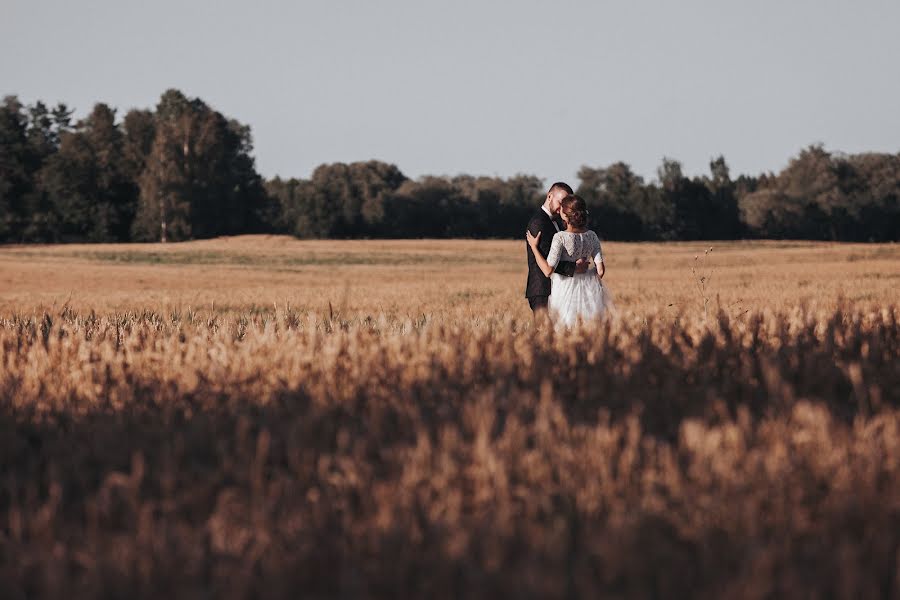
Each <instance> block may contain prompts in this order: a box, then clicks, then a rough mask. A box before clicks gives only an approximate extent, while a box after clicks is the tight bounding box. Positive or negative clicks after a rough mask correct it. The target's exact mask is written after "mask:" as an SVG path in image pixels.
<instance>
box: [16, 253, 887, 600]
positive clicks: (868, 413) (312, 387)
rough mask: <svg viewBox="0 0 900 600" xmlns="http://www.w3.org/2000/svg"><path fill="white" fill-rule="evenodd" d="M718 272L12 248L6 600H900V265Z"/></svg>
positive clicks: (811, 258)
mask: <svg viewBox="0 0 900 600" xmlns="http://www.w3.org/2000/svg"><path fill="white" fill-rule="evenodd" d="M711 245H712V247H713V250H712V252H709V253H705V252H704V250H706V249H707V248H709V246H710V245H709V244H704V243H675V244H616V243H609V244H607V245H605V247H604V254H605V256H606V257H607V261H608V276H607V277H608V278H607V281H608V283H609V285H610V287H611V289H612V290H613V292H614V293H615V297H616V301H617V304H618V307H619V314H618V316H617V318H616V319H614V320H611V321H605V322H601V323H595V324H590V325H589V326H587V327H585V328H582V329H579V330H578V331H576V332H574V333H572V334H570V335H561V334H558V333H554V332H552V331H550V330H548V329H545V328H541V327H539V326H536V325H535V324H533V323H532V321H531V316H530V312H529V311H528V308H527V304H526V302H525V300H524V298H522V289H523V287H524V253H525V248H524V242H515V243H513V242H503V241H486V242H474V241H472V242H469V241H358V242H326V241H318V242H306V241H296V240H292V239H288V238H281V237H265V236H253V237H241V238H232V239H220V240H212V241H203V242H191V243H187V244H177V245H175V244H173V245H168V246H160V245H146V246H112V245H106V246H104V245H97V246H85V245H82V246H56V247H39V246H20V247H2V248H0V353H2V355H0V356H2V358H0V598H34V597H49V598H61V597H65V598H80V597H84V598H95V597H110V598H112V597H123V596H127V597H130V598H160V597H167V598H196V597H226V598H296V597H335V596H341V597H352V598H356V597H359V598H367V597H379V598H381V597H384V598H396V597H427V598H449V597H474V598H496V597H524V598H557V597H559V598H562V597H567V598H573V597H585V598H596V597H617V598H653V597H679V598H680V597H700V598H770V597H803V598H818V597H829V598H894V597H898V596H900V575H898V573H900V391H898V390H900V366H898V365H900V304H898V301H897V298H898V295H897V291H896V290H897V288H898V287H900V246H897V245H846V244H813V243H805V242H756V243H724V244H722V243H714V244H711ZM695 257H697V258H696V259H695Z"/></svg>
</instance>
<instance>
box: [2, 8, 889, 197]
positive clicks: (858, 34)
mask: <svg viewBox="0 0 900 600" xmlns="http://www.w3.org/2000/svg"><path fill="white" fill-rule="evenodd" d="M898 31H900V2H898V1H897V0H857V1H856V2H852V3H851V2H846V1H832V0H816V1H811V0H810V1H807V0H754V1H752V2H748V1H746V0H741V1H735V0H708V1H699V0H680V1H678V2H675V1H671V0H656V1H650V0H628V1H624V0H623V1H616V2H608V1H601V0H598V1H593V2H591V1H586V0H584V1H565V0H557V1H553V2H530V1H521V2H513V1H506V2H499V1H494V0H480V1H469V0H453V1H441V2H438V1H432V0H417V1H392V0H382V1H381V2H372V1H351V0H331V1H326V0H321V1H316V2H312V1H303V0H296V1H292V2H287V1H284V2H274V1H266V0H256V1H254V2H247V1H240V2H232V1H230V0H215V1H214V0H193V1H192V0H179V1H170V0H154V1H152V2H134V1H131V0H84V1H81V2H73V1H72V0H0V95H7V94H15V95H18V96H19V98H20V99H21V100H22V101H24V102H26V103H31V102H34V101H35V100H39V99H40V100H44V101H45V102H50V103H56V102H58V101H61V102H65V103H67V104H68V105H69V106H70V107H72V108H74V109H75V111H76V112H75V116H76V117H82V116H84V115H86V114H87V113H88V112H89V110H90V108H91V107H92V106H93V104H94V103H95V102H106V103H107V104H109V105H111V106H113V107H116V108H118V109H119V113H118V114H119V115H120V116H124V114H125V112H126V111H127V110H128V109H130V108H134V107H137V108H151V107H153V106H154V105H155V104H156V102H157V101H158V99H159V96H160V95H161V94H162V92H163V91H165V90H166V89H168V88H173V87H174V88H178V89H180V90H182V91H183V92H184V93H185V94H187V95H189V96H191V97H194V96H197V97H200V98H202V99H203V100H204V101H206V102H207V103H208V104H209V105H211V106H212V107H214V108H215V109H216V110H219V111H220V112H222V113H223V114H225V115H226V116H228V117H233V118H236V119H238V120H239V121H241V122H242V123H245V124H248V125H250V126H251V128H252V131H253V138H254V145H255V150H254V155H255V157H256V163H257V168H258V170H259V171H260V173H262V174H263V175H264V176H265V177H272V176H274V175H280V176H282V177H308V176H309V175H310V173H311V172H312V170H313V169H314V168H315V167H316V166H318V165H319V164H322V163H327V162H337V161H340V162H351V161H356V160H369V159H378V160H383V161H386V162H391V163H394V164H396V165H397V166H399V167H400V169H401V170H402V171H403V172H404V173H405V174H406V175H407V176H409V177H419V176H421V175H425V174H436V175H455V174H458V173H468V174H472V175H493V176H502V177H508V176H512V175H515V174H517V173H527V174H533V175H537V176H539V177H541V178H542V179H544V180H545V181H547V182H549V181H554V180H558V179H562V180H568V181H570V182H573V183H577V180H576V177H575V175H576V173H577V171H578V169H579V167H580V166H582V165H589V166H592V167H599V166H606V165H609V164H611V163H613V162H616V161H620V160H621V161H625V162H627V163H629V164H630V165H631V166H632V168H633V169H634V170H635V171H636V172H637V173H639V174H640V175H643V176H644V177H645V178H647V179H652V178H654V177H655V173H656V168H657V166H658V165H659V164H660V162H661V161H662V158H663V157H670V158H675V159H677V160H680V161H681V162H682V164H683V166H684V171H685V172H686V173H687V174H689V175H698V174H703V173H707V172H708V165H709V161H710V159H711V158H713V157H715V156H718V155H719V154H722V155H724V156H725V158H726V160H727V161H728V164H729V166H730V167H731V171H732V174H733V175H734V174H738V173H748V174H758V173H760V172H765V171H778V170H780V169H781V168H783V167H784V166H785V165H786V164H787V162H788V160H789V159H790V158H791V157H792V156H794V155H796V154H797V153H798V152H799V151H800V150H801V149H802V148H804V147H805V146H807V145H809V144H812V143H823V144H824V145H825V147H826V148H827V149H829V150H834V151H844V152H848V153H854V152H863V151H879V152H898V151H900V35H898V34H897V32H898Z"/></svg>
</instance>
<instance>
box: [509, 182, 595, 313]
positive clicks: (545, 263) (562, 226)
mask: <svg viewBox="0 0 900 600" xmlns="http://www.w3.org/2000/svg"><path fill="white" fill-rule="evenodd" d="M587 227H588V211H587V206H586V205H585V202H584V200H583V199H582V198H581V197H579V196H576V195H575V194H574V193H573V192H572V188H571V187H569V186H568V185H567V184H565V183H562V182H556V183H554V184H553V185H552V186H550V190H549V191H548V192H547V198H546V200H545V201H544V204H543V205H542V206H541V207H540V209H538V210H537V211H536V212H535V213H534V216H533V217H531V221H529V222H528V230H527V231H526V232H525V238H526V240H527V242H528V250H527V254H528V283H527V284H526V287H525V297H526V298H528V304H529V305H530V306H531V310H532V311H533V312H534V314H535V316H536V317H537V316H538V314H540V313H542V312H543V311H547V310H549V315H550V318H551V319H552V320H553V322H554V324H556V325H557V326H561V327H571V326H573V325H575V324H576V323H577V322H578V321H579V320H582V321H590V320H594V319H597V318H599V317H601V316H604V315H605V314H606V313H608V312H609V311H610V309H611V307H612V305H611V301H610V296H609V291H608V289H607V287H606V286H605V285H604V283H603V275H604V273H605V272H606V266H605V265H604V264H603V255H602V253H601V251H600V238H599V237H597V234H596V233H594V232H593V231H591V230H590V229H588V228H587ZM590 261H593V263H594V266H593V268H591V266H590Z"/></svg>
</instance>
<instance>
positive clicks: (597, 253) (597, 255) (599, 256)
mask: <svg viewBox="0 0 900 600" xmlns="http://www.w3.org/2000/svg"><path fill="white" fill-rule="evenodd" d="M591 233H593V234H594V235H593V236H592V237H593V238H594V239H593V240H592V242H593V245H594V247H593V249H592V250H593V254H594V255H593V259H594V262H595V263H601V262H603V252H602V251H601V249H600V237H599V236H598V235H597V234H596V233H595V232H593V231H592V232H591Z"/></svg>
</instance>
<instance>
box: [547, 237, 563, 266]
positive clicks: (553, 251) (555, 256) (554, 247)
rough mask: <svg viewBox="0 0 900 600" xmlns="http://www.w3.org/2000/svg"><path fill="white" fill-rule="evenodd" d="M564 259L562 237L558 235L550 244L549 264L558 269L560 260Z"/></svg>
mask: <svg viewBox="0 0 900 600" xmlns="http://www.w3.org/2000/svg"><path fill="white" fill-rule="evenodd" d="M560 258H562V236H561V235H559V234H558V233H557V234H556V235H554V236H553V241H552V242H550V251H549V252H548V253H547V264H548V265H550V266H551V267H553V268H554V269H555V268H556V265H558V264H559V259H560Z"/></svg>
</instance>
